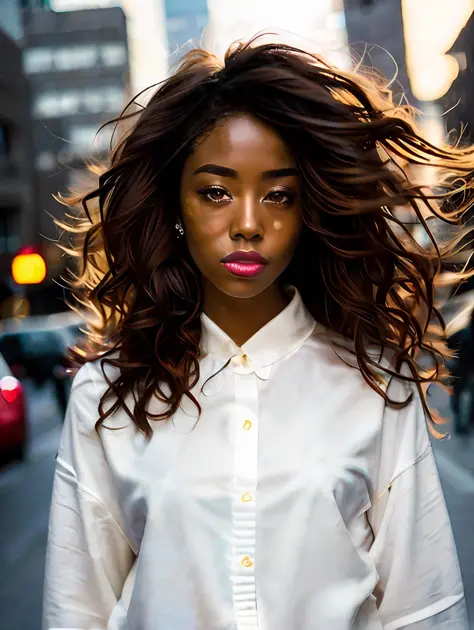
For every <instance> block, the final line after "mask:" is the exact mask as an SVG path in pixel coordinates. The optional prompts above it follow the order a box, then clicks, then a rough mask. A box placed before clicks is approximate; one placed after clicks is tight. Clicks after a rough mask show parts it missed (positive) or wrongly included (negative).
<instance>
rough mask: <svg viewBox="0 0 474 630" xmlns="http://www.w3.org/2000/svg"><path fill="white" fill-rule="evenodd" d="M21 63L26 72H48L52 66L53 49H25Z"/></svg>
mask: <svg viewBox="0 0 474 630" xmlns="http://www.w3.org/2000/svg"><path fill="white" fill-rule="evenodd" d="M23 63H24V66H25V71H26V73H27V74H35V73H38V72H50V71H51V69H52V66H53V51H52V49H51V48H31V49H30V50H26V51H25V53H24V56H23Z"/></svg>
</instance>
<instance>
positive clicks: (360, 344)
mask: <svg viewBox="0 0 474 630" xmlns="http://www.w3.org/2000/svg"><path fill="white" fill-rule="evenodd" d="M239 113H247V114H251V115H252V116H254V117H256V118H257V119H259V120H261V121H263V122H264V123H266V124H268V125H270V126H271V127H272V128H273V129H274V130H275V131H276V132H277V133H278V134H279V135H280V137H281V138H282V139H283V141H284V142H285V143H286V144H287V146H288V147H289V148H290V149H291V151H292V152H293V154H294V156H295V159H296V162H297V165H298V169H299V171H300V173H301V177H302V217H303V220H304V228H303V235H302V241H301V245H300V247H299V248H298V250H297V253H296V254H295V257H294V259H293V261H292V263H291V264H290V266H289V268H288V269H287V270H286V272H285V273H284V277H283V278H282V281H285V282H288V283H291V284H293V285H295V286H296V287H297V288H298V290H299V291H300V293H301V295H302V298H303V300H304V303H305V305H306V307H307V308H308V309H309V311H310V312H311V313H312V315H313V316H314V318H315V319H316V320H317V321H318V322H320V323H321V324H323V325H325V326H326V327H327V328H328V329H329V330H330V331H332V332H334V333H335V334H336V335H337V336H339V337H342V338H344V339H346V340H349V341H350V344H351V346H352V348H353V350H354V354H355V357H356V360H357V364H358V366H359V369H360V370H361V373H362V375H363V377H364V378H365V380H366V381H367V382H368V383H369V384H370V386H371V387H372V388H373V389H375V390H376V391H377V392H378V393H379V394H380V395H381V396H383V397H384V398H385V400H386V402H387V404H390V405H396V404H397V403H395V401H391V400H390V399H389V397H388V395H387V393H386V391H385V387H384V386H383V381H382V380H381V377H380V370H379V367H378V360H377V357H374V354H373V352H372V349H373V348H379V349H381V351H387V352H388V353H389V354H390V355H392V356H393V357H394V360H393V363H392V367H391V368H387V369H386V372H387V376H388V377H390V375H397V374H400V373H401V372H402V367H403V366H405V368H404V370H403V374H404V376H402V378H405V379H407V380H411V381H413V382H414V383H416V385H417V387H418V389H419V392H420V394H421V396H422V400H423V403H424V406H425V411H426V412H427V413H428V416H429V417H430V418H431V420H433V419H434V418H433V415H431V412H430V411H429V409H428V406H427V404H426V392H425V389H426V386H427V384H428V383H430V382H434V381H440V380H442V379H443V378H444V377H445V376H446V370H445V363H446V358H447V357H448V356H449V355H448V350H447V349H446V348H445V346H444V345H443V343H442V342H443V336H444V332H443V330H444V329H443V321H442V317H441V315H440V313H439V311H438V309H437V308H436V305H435V299H434V298H435V293H436V292H435V288H436V283H437V282H438V280H439V278H440V272H441V270H442V265H443V263H444V262H445V261H447V260H449V259H450V257H452V256H453V254H455V253H456V252H457V251H459V248H460V243H461V238H462V236H463V233H462V231H461V227H460V228H459V234H457V235H456V236H455V237H452V238H451V239H450V240H449V242H446V243H442V244H440V243H437V242H436V240H435V238H434V236H433V234H432V232H431V230H430V229H429V226H428V224H427V220H428V219H429V218H438V219H440V220H441V221H443V222H444V223H449V224H452V225H459V226H461V225H462V219H463V216H464V215H465V213H466V211H467V210H468V209H469V208H470V206H471V203H472V188H473V184H472V171H473V167H474V151H473V150H472V149H471V148H459V147H454V146H448V145H446V146H444V147H438V146H434V145H433V144H431V143H430V142H428V141H426V140H425V139H423V137H422V136H421V135H420V133H419V132H418V131H417V130H416V126H415V122H414V116H413V113H412V111H411V110H410V109H409V108H408V107H400V106H396V105H395V104H394V103H393V101H392V97H391V94H390V91H389V90H388V89H386V88H384V87H383V85H381V84H380V83H379V82H378V81H376V80H375V79H372V78H370V77H369V78H367V77H366V76H364V75H363V74H361V73H359V72H358V73H352V72H345V71H340V70H338V69H336V68H334V67H332V66H331V65H328V64H327V63H325V62H324V61H323V60H322V59H321V58H319V57H318V56H316V55H314V54H311V53H309V52H305V51H303V50H299V49H297V48H295V47H292V46H288V45H282V44H262V43H260V42H258V41H255V40H252V41H251V42H249V43H246V44H238V45H234V46H233V47H231V48H230V49H229V51H228V52H227V54H226V56H225V61H224V63H223V65H222V64H220V63H219V61H218V59H217V58H216V57H215V56H214V55H212V54H210V53H208V52H205V51H204V50H194V51H192V52H190V53H189V54H187V55H186V57H185V58H184V60H183V61H182V63H181V65H180V66H179V68H178V70H177V71H176V73H175V74H174V75H173V76H171V77H170V78H168V79H167V80H165V81H164V82H163V83H161V84H160V85H159V86H158V88H157V90H156V92H155V93H154V95H153V96H152V98H151V99H150V100H149V102H148V103H147V105H146V106H145V107H144V108H142V110H141V111H139V112H137V107H136V103H135V102H134V101H132V103H131V104H130V105H129V106H128V108H127V109H126V110H125V111H124V113H123V114H122V116H121V117H120V118H117V119H115V120H114V121H112V123H119V124H122V123H123V122H124V121H128V122H129V123H130V122H131V123H133V124H131V125H130V129H129V131H128V132H127V133H126V134H124V136H123V137H122V138H121V139H120V140H119V142H118V143H117V146H116V147H115V149H114V150H113V151H112V153H111V157H110V163H109V164H108V165H107V167H105V168H104V169H102V171H101V172H100V173H99V172H98V173H97V175H98V185H97V187H96V188H95V189H94V190H92V191H91V192H88V193H87V194H85V195H80V196H77V195H76V196H70V197H62V198H61V200H62V201H63V202H64V203H65V204H67V205H69V206H78V207H81V206H82V208H83V210H84V212H85V214H84V215H82V216H79V217H77V216H76V217H75V219H74V220H71V221H69V222H68V221H67V219H66V220H65V221H64V222H62V223H61V225H62V227H63V228H65V229H66V230H68V231H69V232H72V233H74V235H75V236H73V239H74V246H72V247H70V248H68V251H69V253H70V254H72V255H74V256H76V257H77V258H78V260H79V270H78V271H77V272H76V273H75V274H74V276H73V278H72V279H71V280H70V282H71V286H72V289H73V291H74V294H75V295H76V297H77V299H78V300H79V302H80V304H82V305H83V306H85V307H87V308H88V309H90V310H91V311H92V312H93V313H94V314H95V315H96V318H95V320H94V321H93V322H92V323H91V324H90V334H89V338H88V341H87V343H86V344H85V345H84V347H82V348H80V349H78V350H77V351H76V353H75V359H76V360H77V361H79V362H81V363H84V362H87V361H92V360H97V359H99V358H101V359H102V368H103V371H104V374H105V372H106V370H105V369H104V368H105V366H106V365H111V366H115V367H116V368H118V370H117V373H118V376H117V378H116V379H115V380H112V379H110V378H109V377H108V376H106V379H107V382H108V385H109V389H108V391H107V393H106V394H105V395H104V397H103V398H102V401H101V405H100V409H99V413H100V419H99V420H98V422H97V428H98V427H99V425H100V424H101V423H103V421H104V420H105V419H106V418H108V417H109V416H111V415H112V414H113V413H114V412H115V411H117V410H118V409H119V408H123V409H124V410H125V411H126V413H128V415H129V416H130V417H131V418H132V419H133V422H134V423H135V424H136V426H137V427H138V429H139V430H141V431H142V432H143V433H144V434H145V435H146V436H147V437H150V436H151V433H152V429H151V425H150V421H151V420H162V419H165V418H169V417H171V416H172V415H173V414H174V413H175V411H176V410H177V408H178V407H179V405H180V402H181V399H182V397H183V396H187V397H189V398H191V399H192V400H193V401H194V403H195V404H196V405H197V406H198V407H199V403H198V402H197V400H196V399H195V398H194V396H193V395H192V393H191V390H192V388H193V387H194V386H195V385H196V383H197V382H198V379H199V359H200V345H199V344H200V335H201V327H200V313H201V309H202V290H201V281H200V275H199V272H198V270H197V269H196V266H195V265H194V263H193V261H192V260H191V258H190V255H189V253H188V251H187V248H186V245H185V243H184V239H176V230H175V224H176V222H177V218H179V217H180V204H179V184H180V177H181V173H182V170H183V165H184V162H185V160H186V159H187V157H188V156H189V155H190V153H191V152H192V151H193V147H194V146H195V144H196V141H197V140H198V139H199V138H200V137H201V136H202V135H203V134H204V133H205V132H207V131H209V130H212V128H213V127H214V126H215V125H216V124H217V123H218V122H219V121H220V120H222V119H223V118H224V117H228V116H232V115H235V114H239ZM427 169H429V170H430V173H431V175H432V176H434V177H435V180H436V183H435V185H434V186H433V185H432V186H431V187H430V188H428V187H426V186H422V185H420V184H419V183H418V182H417V181H416V179H417V177H418V175H417V176H416V177H415V175H414V173H415V172H418V171H421V172H424V171H426V170H427ZM401 212H404V213H405V214H409V215H411V218H412V220H416V221H418V222H419V224H420V225H421V226H422V228H423V229H424V230H425V232H426V235H427V236H428V239H429V246H428V247H421V246H420V245H419V244H418V242H417V240H416V239H415V238H414V237H413V235H412V233H411V230H410V229H409V226H408V225H407V224H406V221H405V220H403V221H402V218H403V217H402V216H401V214H400V213H401ZM70 214H71V215H72V213H70ZM420 357H424V358H423V361H420ZM406 368H408V369H406ZM153 396H158V398H159V399H160V400H161V401H163V402H164V403H165V405H164V409H165V411H163V413H160V414H156V415H153V414H151V412H149V411H148V403H149V402H150V400H151V398H152V397H153ZM109 397H111V398H112V399H113V404H112V405H108V407H107V410H106V408H105V401H106V399H107V398H109ZM130 401H131V402H130ZM408 402H409V401H406V403H402V404H408Z"/></svg>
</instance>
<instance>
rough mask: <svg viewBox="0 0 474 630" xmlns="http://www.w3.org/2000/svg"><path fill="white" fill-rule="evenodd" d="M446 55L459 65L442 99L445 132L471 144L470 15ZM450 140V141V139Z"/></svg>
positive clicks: (473, 44) (473, 42)
mask: <svg viewBox="0 0 474 630" xmlns="http://www.w3.org/2000/svg"><path fill="white" fill-rule="evenodd" d="M447 54H449V55H452V56H453V57H454V58H455V59H456V61H457V63H458V66H459V74H458V76H457V78H456V80H455V81H454V82H453V84H452V85H451V88H450V89H449V91H448V93H447V94H446V95H445V96H444V98H443V99H442V106H443V109H444V110H445V111H446V116H445V119H446V124H447V130H448V131H450V130H454V134H455V135H457V136H459V132H460V130H462V131H463V141H466V142H470V143H472V142H474V13H473V14H472V15H471V17H470V18H469V20H468V21H467V23H466V25H465V26H464V28H463V29H462V30H461V32H460V33H459V35H458V37H457V39H456V41H455V42H454V44H453V46H452V47H451V49H450V50H448V52H447ZM453 140H454V138H453Z"/></svg>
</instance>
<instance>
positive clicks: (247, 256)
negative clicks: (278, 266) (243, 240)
mask: <svg viewBox="0 0 474 630" xmlns="http://www.w3.org/2000/svg"><path fill="white" fill-rule="evenodd" d="M221 263H222V264H223V265H224V267H225V268H226V269H227V271H228V272H229V273H231V274H232V275H233V276H238V277H239V278H254V277H255V276H258V275H259V274H260V273H261V272H262V271H263V269H264V268H265V265H267V264H268V260H267V259H266V258H264V257H263V256H261V255H260V254H259V253H258V252H254V251H251V252H249V251H244V250H240V251H238V252H233V253H232V254H229V255H228V256H226V257H225V258H223V259H222V260H221Z"/></svg>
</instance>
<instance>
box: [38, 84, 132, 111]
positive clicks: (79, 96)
mask: <svg viewBox="0 0 474 630" xmlns="http://www.w3.org/2000/svg"><path fill="white" fill-rule="evenodd" d="M123 106H124V91H123V88H122V87H118V86H106V87H98V88H86V89H84V90H73V89H69V90H67V89H66V90H62V91H59V90H57V91H56V90H51V91H49V92H44V93H43V94H40V95H39V96H38V98H37V100H36V103H35V108H34V112H35V115H36V117H37V118H55V117H61V116H73V115H74V114H78V113H81V112H84V113H86V112H87V113H90V114H100V113H102V112H112V113H114V114H117V113H119V111H120V110H121V109H122V108H123Z"/></svg>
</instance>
